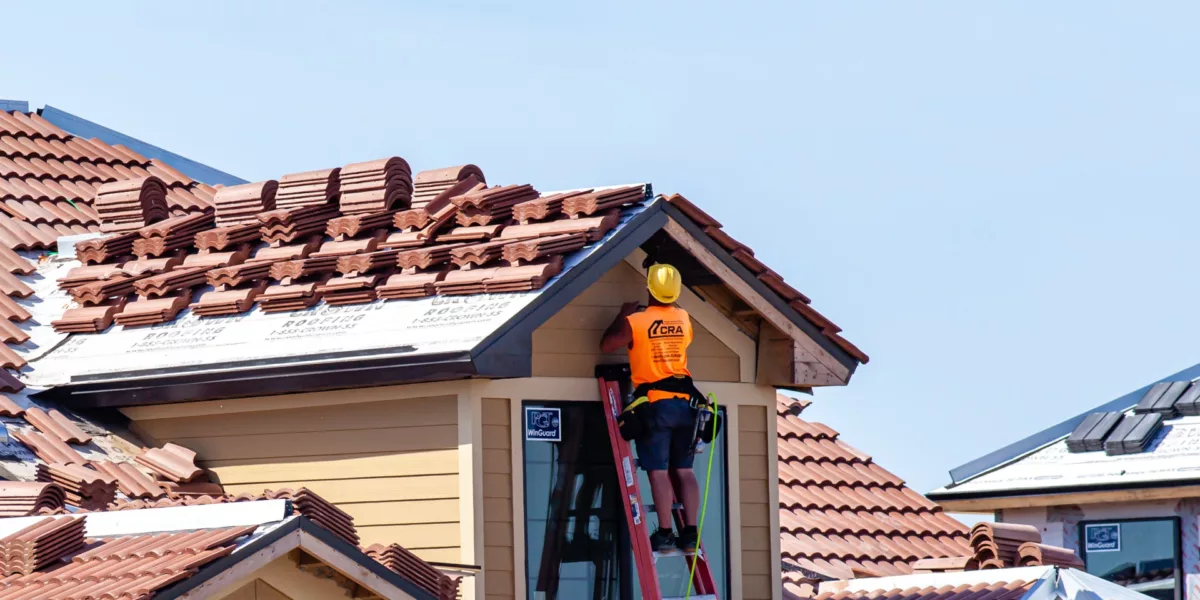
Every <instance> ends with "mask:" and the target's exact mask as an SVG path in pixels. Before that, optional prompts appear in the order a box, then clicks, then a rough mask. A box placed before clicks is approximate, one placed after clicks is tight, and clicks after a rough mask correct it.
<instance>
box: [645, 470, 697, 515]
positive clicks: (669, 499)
mask: <svg viewBox="0 0 1200 600" xmlns="http://www.w3.org/2000/svg"><path fill="white" fill-rule="evenodd" d="M646 475H647V476H648V477H649V478H650V494H651V495H653V496H654V512H655V513H657V514H658V527H659V529H671V528H672V527H671V524H672V522H673V519H672V518H671V507H672V506H673V505H674V504H675V493H674V491H673V490H672V489H671V475H670V472H669V471H667V470H666V469H659V470H655V471H646ZM695 479H696V477H695V476H694V475H693V476H692V480H693V481H695Z"/></svg>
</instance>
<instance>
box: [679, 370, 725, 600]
mask: <svg viewBox="0 0 1200 600" xmlns="http://www.w3.org/2000/svg"><path fill="white" fill-rule="evenodd" d="M708 400H709V402H712V412H713V419H714V421H715V419H716V418H717V397H716V396H714V395H713V393H712V392H709V393H708ZM713 426H714V427H715V426H716V423H715V422H714V423H713ZM715 443H717V439H716V438H715V437H714V438H713V444H715ZM714 454H716V452H713V450H712V444H709V448H708V470H707V471H706V472H705V473H704V499H703V500H702V501H701V502H700V521H699V522H698V523H697V524H696V551H697V552H699V551H700V540H702V539H704V515H705V514H707V513H708V488H709V484H711V483H712V462H713V455H714ZM696 560H697V557H696V556H693V557H692V568H691V569H689V571H690V572H689V573H688V580H687V592H686V593H684V595H683V600H688V598H691V597H692V581H694V580H695V579H696ZM704 560H708V557H705V558H704ZM711 572H712V569H709V573H711Z"/></svg>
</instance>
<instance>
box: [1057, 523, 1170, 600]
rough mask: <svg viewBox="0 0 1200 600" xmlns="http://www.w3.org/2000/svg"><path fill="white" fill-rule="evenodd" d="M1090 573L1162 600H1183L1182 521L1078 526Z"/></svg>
mask: <svg viewBox="0 0 1200 600" xmlns="http://www.w3.org/2000/svg"><path fill="white" fill-rule="evenodd" d="M1079 547H1080V548H1082V549H1083V562H1084V564H1086V565H1087V572H1088V573H1091V574H1092V575H1095V576H1097V577H1102V578H1104V579H1107V580H1108V581H1112V582H1114V583H1117V584H1119V585H1122V586H1125V587H1127V588H1129V589H1132V590H1135V591H1138V592H1141V593H1143V594H1146V595H1147V596H1150V597H1151V598H1159V599H1160V600H1179V599H1181V598H1182V581H1181V579H1182V578H1181V577H1180V573H1182V569H1181V566H1182V565H1181V563H1180V552H1179V519H1175V518H1168V519H1127V520H1115V521H1087V522H1083V523H1080V524H1079Z"/></svg>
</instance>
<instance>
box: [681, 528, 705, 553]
mask: <svg viewBox="0 0 1200 600" xmlns="http://www.w3.org/2000/svg"><path fill="white" fill-rule="evenodd" d="M699 544H700V534H699V533H698V532H697V531H696V526H695V525H693V526H691V527H684V528H683V531H680V532H679V539H677V540H676V541H675V545H676V546H678V547H679V549H680V550H682V551H684V552H695V551H696V546H697V545H699Z"/></svg>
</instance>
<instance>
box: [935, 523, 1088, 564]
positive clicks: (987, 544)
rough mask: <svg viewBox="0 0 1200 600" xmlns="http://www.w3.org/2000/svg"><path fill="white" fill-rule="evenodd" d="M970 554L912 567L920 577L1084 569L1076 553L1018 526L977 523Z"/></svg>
mask: <svg viewBox="0 0 1200 600" xmlns="http://www.w3.org/2000/svg"><path fill="white" fill-rule="evenodd" d="M970 545H971V547H970V550H971V552H970V554H966V555H963V556H952V557H945V558H929V559H923V560H918V561H915V562H914V563H913V571H914V572H918V573H949V572H958V571H974V570H979V569H1006V568H1012V567H1036V566H1056V567H1070V568H1076V569H1082V568H1083V561H1082V560H1080V559H1079V557H1078V556H1077V555H1076V554H1075V552H1074V551H1072V550H1070V549H1067V548H1060V547H1058V546H1049V545H1046V544H1043V543H1042V534H1041V533H1040V532H1039V531H1038V529H1037V528H1036V527H1033V526H1031V525H1021V524H1017V523H978V524H976V525H975V526H974V527H972V528H971V535H970Z"/></svg>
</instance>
